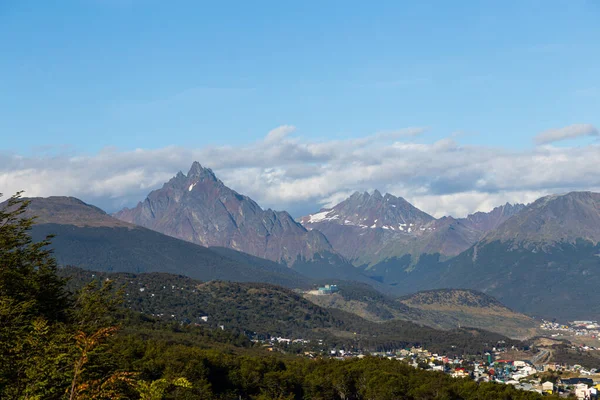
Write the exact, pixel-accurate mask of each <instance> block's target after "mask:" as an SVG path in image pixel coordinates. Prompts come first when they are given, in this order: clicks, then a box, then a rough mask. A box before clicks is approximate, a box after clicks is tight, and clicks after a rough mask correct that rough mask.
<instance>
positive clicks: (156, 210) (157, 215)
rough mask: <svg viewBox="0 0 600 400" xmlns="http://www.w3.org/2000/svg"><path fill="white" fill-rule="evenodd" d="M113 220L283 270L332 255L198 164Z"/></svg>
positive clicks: (283, 215)
mask: <svg viewBox="0 0 600 400" xmlns="http://www.w3.org/2000/svg"><path fill="white" fill-rule="evenodd" d="M114 216H115V217H116V218H118V219H120V220H123V221H126V222H130V223H134V224H136V225H141V226H144V227H146V228H150V229H153V230H156V231H158V232H161V233H164V234H166V235H169V236H173V237H176V238H179V239H183V240H187V241H189V242H193V243H197V244H201V245H203V246H207V247H208V246H219V247H227V248H231V249H234V250H238V251H242V252H245V253H248V254H252V255H254V256H257V257H262V258H266V259H269V260H273V261H277V262H280V261H282V262H286V263H288V264H293V263H294V262H295V261H296V260H297V259H298V258H300V259H304V260H310V259H312V258H313V257H314V256H315V254H321V253H326V252H333V250H332V248H331V245H330V244H329V242H328V241H327V239H326V238H325V237H324V236H323V235H322V234H321V233H320V232H317V231H314V232H309V231H307V230H306V229H305V228H304V227H303V226H302V225H300V224H299V223H297V222H295V221H294V219H293V218H292V217H291V216H290V215H289V214H288V213H287V212H278V211H273V210H270V209H269V210H263V209H262V208H261V207H260V206H259V205H258V204H257V203H256V202H254V201H253V200H252V199H250V198H249V197H247V196H243V195H241V194H239V193H237V192H235V191H233V190H231V189H230V188H228V187H227V186H225V185H224V184H223V182H221V181H220V180H219V179H218V178H217V177H216V176H215V174H214V173H213V172H212V170H210V169H208V168H203V167H202V166H201V165H200V164H199V163H198V162H194V163H193V164H192V167H191V168H190V170H189V172H188V174H187V175H184V174H183V173H181V172H180V173H178V174H177V175H176V176H175V177H173V178H172V179H171V180H170V181H169V182H167V183H165V184H164V186H163V187H162V188H161V189H158V190H155V191H153V192H152V193H150V194H149V195H148V197H147V198H146V199H145V200H144V201H143V202H140V203H139V204H138V205H137V206H136V207H135V208H133V209H124V210H122V211H120V212H118V213H116V214H115V215H114Z"/></svg>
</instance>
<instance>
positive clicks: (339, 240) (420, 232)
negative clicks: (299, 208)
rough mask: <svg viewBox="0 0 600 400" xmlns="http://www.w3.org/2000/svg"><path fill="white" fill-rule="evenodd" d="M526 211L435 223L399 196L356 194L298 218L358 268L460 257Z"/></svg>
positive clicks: (513, 208)
mask: <svg viewBox="0 0 600 400" xmlns="http://www.w3.org/2000/svg"><path fill="white" fill-rule="evenodd" d="M523 208H524V205H522V204H516V205H511V204H508V203H507V204H505V205H504V206H500V207H496V208H494V209H493V210H492V211H490V212H488V213H484V212H478V213H475V214H471V215H469V216H467V217H466V218H453V217H442V218H439V219H436V218H434V217H432V216H431V215H429V214H427V213H425V212H423V211H421V210H419V209H418V208H416V207H414V206H413V205H412V204H410V203H409V202H408V201H406V200H405V199H404V198H402V197H396V196H393V195H391V194H389V193H386V194H385V195H383V196H382V195H381V193H380V192H379V191H377V190H375V191H374V192H373V194H369V193H367V192H364V193H359V192H355V193H354V194H353V195H352V196H350V197H349V198H347V199H346V200H344V201H342V202H341V203H339V204H337V205H336V206H334V207H332V208H329V209H321V210H320V211H319V212H318V213H315V214H310V215H307V216H305V217H302V218H300V219H299V221H300V222H301V223H302V224H303V225H304V226H305V227H306V228H307V229H309V230H318V231H321V232H323V234H324V235H325V236H326V237H327V239H328V240H329V242H330V243H331V245H332V246H333V249H334V250H336V251H337V252H339V253H340V254H342V255H343V256H344V257H346V258H347V259H349V260H351V261H352V262H353V263H354V265H356V266H367V267H369V266H371V265H374V264H377V263H379V262H382V261H385V260H388V259H393V258H401V257H403V256H406V255H410V256H411V257H412V258H413V262H415V261H416V260H417V259H418V257H419V256H420V255H421V254H435V253H439V254H441V255H442V256H445V257H452V256H455V255H458V254H459V253H461V252H462V251H464V250H466V249H468V248H469V247H471V246H472V245H473V244H475V243H476V242H477V241H478V240H479V239H481V238H482V237H483V236H484V235H485V234H486V233H487V232H489V231H491V230H493V229H495V228H496V227H498V226H499V225H501V224H502V223H503V222H504V221H506V220H507V219H508V218H510V217H511V216H513V215H515V214H516V213H518V212H519V211H520V210H522V209H523Z"/></svg>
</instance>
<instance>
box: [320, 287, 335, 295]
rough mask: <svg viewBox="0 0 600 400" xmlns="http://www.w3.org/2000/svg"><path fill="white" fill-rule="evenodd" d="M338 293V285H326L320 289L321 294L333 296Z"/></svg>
mask: <svg viewBox="0 0 600 400" xmlns="http://www.w3.org/2000/svg"><path fill="white" fill-rule="evenodd" d="M337 291H338V287H337V285H325V286H323V287H320V288H319V289H318V292H319V294H321V295H323V294H333V293H335V292H337Z"/></svg>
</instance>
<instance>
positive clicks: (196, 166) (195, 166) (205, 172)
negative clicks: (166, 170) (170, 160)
mask: <svg viewBox="0 0 600 400" xmlns="http://www.w3.org/2000/svg"><path fill="white" fill-rule="evenodd" d="M187 178H188V179H192V178H199V179H208V180H212V181H214V182H218V181H219V180H218V179H217V176H216V175H215V173H214V172H213V170H212V169H210V168H204V167H203V166H202V165H201V164H200V163H199V162H198V161H194V162H193V163H192V166H191V167H190V170H189V171H188V173H187Z"/></svg>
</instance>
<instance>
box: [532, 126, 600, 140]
mask: <svg viewBox="0 0 600 400" xmlns="http://www.w3.org/2000/svg"><path fill="white" fill-rule="evenodd" d="M584 136H598V129H596V127H594V126H593V125H590V124H575V125H569V126H565V127H564V128H559V129H550V130H547V131H544V132H542V133H540V134H539V135H537V136H536V137H535V138H533V140H534V141H535V143H536V144H538V145H539V144H548V143H554V142H558V141H561V140H565V139H575V138H579V137H584Z"/></svg>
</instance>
